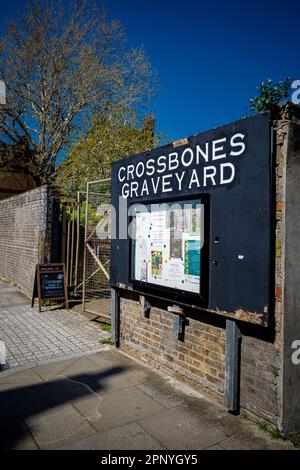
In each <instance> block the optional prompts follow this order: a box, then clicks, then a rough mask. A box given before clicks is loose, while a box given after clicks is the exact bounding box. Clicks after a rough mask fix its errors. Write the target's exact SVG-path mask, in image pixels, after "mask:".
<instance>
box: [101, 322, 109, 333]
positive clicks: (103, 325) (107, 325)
mask: <svg viewBox="0 0 300 470" xmlns="http://www.w3.org/2000/svg"><path fill="white" fill-rule="evenodd" d="M100 328H101V330H102V331H108V332H109V333H110V332H111V325H109V324H108V323H100Z"/></svg>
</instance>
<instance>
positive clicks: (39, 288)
mask: <svg viewBox="0 0 300 470" xmlns="http://www.w3.org/2000/svg"><path fill="white" fill-rule="evenodd" d="M36 274H37V290H38V298H39V313H41V311H42V289H41V278H40V268H39V266H38V267H37V268H36Z"/></svg>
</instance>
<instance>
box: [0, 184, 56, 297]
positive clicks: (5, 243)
mask: <svg viewBox="0 0 300 470" xmlns="http://www.w3.org/2000/svg"><path fill="white" fill-rule="evenodd" d="M53 197H54V191H53V189H52V188H50V187H48V186H43V187H41V188H38V189H34V190H32V191H28V192H26V193H22V194H19V195H17V196H13V197H11V198H9V199H5V200H3V201H0V276H1V277H3V278H4V279H6V280H7V281H9V282H11V283H13V284H16V285H17V286H19V287H20V288H21V289H22V290H23V291H24V292H25V293H26V294H28V295H31V294H32V287H33V277H34V271H35V265H36V264H37V263H40V262H43V261H48V262H49V261H50V258H51V243H52V241H51V217H52V215H51V206H52V198H53Z"/></svg>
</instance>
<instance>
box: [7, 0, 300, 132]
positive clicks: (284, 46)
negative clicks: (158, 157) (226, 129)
mask: <svg viewBox="0 0 300 470" xmlns="http://www.w3.org/2000/svg"><path fill="white" fill-rule="evenodd" d="M68 1H69V0H68ZM25 3H26V2H25V1H24V0H9V1H7V0H1V3H0V31H1V29H2V27H3V24H4V22H5V21H6V19H9V18H12V17H13V16H14V15H15V14H16V12H17V11H18V10H22V9H23V8H24V4H25ZM99 3H101V4H104V5H106V6H107V7H108V9H109V11H110V16H111V17H112V18H116V19H119V20H121V21H122V23H123V24H125V26H126V28H127V34H128V39H129V46H137V45H139V44H141V43H143V44H144V46H145V49H146V51H147V53H148V56H149V57H150V59H151V62H152V64H153V66H154V67H155V68H156V70H157V71H158V73H159V76H160V79H161V83H162V91H161V92H160V94H159V96H158V97H157V98H156V100H155V102H154V104H153V107H154V111H155V114H156V119H157V121H159V122H160V125H161V128H162V130H164V132H165V133H166V134H167V135H168V136H169V137H170V138H172V139H179V138H181V137H186V136H188V135H191V134H193V133H196V132H200V131H201V130H205V129H209V128H212V127H216V126H219V125H222V124H224V123H226V122H229V121H232V120H235V119H238V118H240V117H241V116H242V115H244V114H245V112H246V111H247V105H248V99H249V98H251V97H253V96H255V94H256V86H257V85H258V83H260V82H261V81H262V80H265V79H267V78H269V77H270V78H273V80H274V81H277V80H280V79H283V78H284V77H285V76H287V75H289V76H292V77H293V78H295V79H300V66H299V56H300V52H299V31H300V27H299V22H300V2H299V0H285V1H282V0H281V1H278V0H273V1H271V0H266V1H263V0H260V1H258V0H252V1H250V0H243V1H242V0H240V1H237V0H227V1H225V0H223V1H221V0H215V1H202V0H149V1H144V0H103V1H100V0H99Z"/></svg>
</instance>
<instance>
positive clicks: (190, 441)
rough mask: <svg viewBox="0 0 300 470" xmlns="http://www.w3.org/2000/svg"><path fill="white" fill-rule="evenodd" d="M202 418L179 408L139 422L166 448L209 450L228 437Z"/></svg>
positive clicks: (182, 407)
mask: <svg viewBox="0 0 300 470" xmlns="http://www.w3.org/2000/svg"><path fill="white" fill-rule="evenodd" d="M201 418H202V416H201V415H199V414H198V415H197V414H193V413H191V412H189V411H188V410H187V408H186V407H184V406H179V407H177V408H172V409H170V410H166V411H164V412H162V413H160V414H159V415H157V416H150V417H148V418H145V419H143V420H139V424H140V425H141V426H142V427H143V428H144V429H145V430H146V431H147V432H148V433H149V434H151V436H152V437H154V439H156V440H157V441H158V442H160V443H161V444H162V445H163V446H164V447H166V448H167V449H172V450H175V449H191V450H192V449H199V450H202V449H207V448H208V447H211V446H212V445H214V444H217V443H219V442H220V441H221V440H224V439H225V438H226V437H227V435H226V434H225V433H224V431H223V430H221V429H219V428H218V427H216V426H214V425H210V423H207V422H206V421H203V420H202V419H201Z"/></svg>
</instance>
